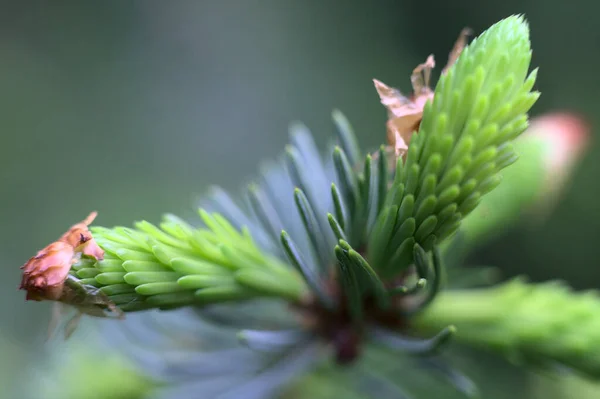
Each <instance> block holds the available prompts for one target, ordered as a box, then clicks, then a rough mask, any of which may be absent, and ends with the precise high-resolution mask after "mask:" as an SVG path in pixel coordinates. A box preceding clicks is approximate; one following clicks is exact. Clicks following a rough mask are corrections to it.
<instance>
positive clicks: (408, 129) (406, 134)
mask: <svg viewBox="0 0 600 399" xmlns="http://www.w3.org/2000/svg"><path fill="white" fill-rule="evenodd" d="M470 34H471V31H470V29H468V28H465V29H463V30H462V32H461V33H460V36H459V37H458V40H457V41H456V43H455V44H454V48H453V49H452V51H451V52H450V56H449V57H448V64H447V65H446V66H445V67H444V69H443V70H442V74H445V73H446V72H447V71H448V68H449V67H451V66H452V65H453V64H454V63H455V62H456V60H457V59H458V57H459V55H460V53H461V52H462V51H463V49H464V48H465V46H466V44H467V37H468V36H469V35H470ZM433 68H435V60H434V59H433V55H430V56H429V57H427V60H426V61H425V63H423V64H420V65H418V66H417V67H416V68H415V69H414V70H413V73H412V75H411V83H412V88H413V94H412V95H411V96H410V97H406V96H404V95H403V94H402V93H401V92H400V91H399V90H397V89H394V88H393V87H389V86H387V85H386V84H385V83H383V82H380V81H379V80H377V79H373V82H374V83H375V89H376V90H377V93H378V94H379V98H380V99H381V103H382V104H383V105H384V106H385V107H386V108H387V110H388V121H387V140H388V144H389V145H390V146H391V147H392V148H393V149H394V151H395V153H396V156H403V155H404V154H405V153H406V150H407V149H408V144H409V142H410V138H411V137H412V135H413V133H414V132H416V131H417V130H419V126H420V125H421V119H422V118H423V109H424V107H425V104H426V103H427V101H430V100H433V94H434V92H433V90H432V89H431V87H430V86H429V83H430V79H431V71H432V70H433Z"/></svg>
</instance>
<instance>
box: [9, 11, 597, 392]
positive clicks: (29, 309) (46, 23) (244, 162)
mask: <svg viewBox="0 0 600 399" xmlns="http://www.w3.org/2000/svg"><path fill="white" fill-rule="evenodd" d="M3 5H4V7H3V13H2V15H1V16H0V20H1V22H2V23H1V24H0V32H2V34H0V49H1V51H2V54H3V56H2V63H1V64H0V87H2V95H1V96H0V109H1V111H0V113H1V118H0V121H1V122H0V123H1V124H2V125H1V126H2V136H1V139H0V140H2V141H1V145H0V183H1V184H2V187H3V188H4V191H3V195H2V197H1V198H0V204H1V205H2V206H1V207H0V209H1V211H0V215H1V217H0V220H1V221H2V226H3V228H2V230H1V231H0V242H1V244H0V245H1V248H0V257H1V260H2V264H3V265H4V268H3V269H2V270H3V271H2V272H1V273H2V274H0V277H1V278H0V292H2V295H3V297H2V301H0V316H2V324H0V337H2V338H0V351H1V353H2V354H3V356H2V360H0V364H1V365H2V367H1V368H0V370H2V373H0V374H1V377H2V380H1V381H0V382H5V381H17V379H16V377H18V376H21V377H23V378H20V379H18V381H20V382H19V383H20V384H22V381H23V380H25V381H26V380H27V378H28V376H29V370H28V369H26V368H24V366H22V365H23V364H25V363H26V362H27V361H28V360H30V359H31V358H32V359H36V358H37V357H40V356H41V357H43V356H47V355H46V354H45V351H41V348H42V346H43V343H42V341H43V338H44V334H45V330H46V323H47V321H48V317H49V306H48V305H47V304H27V306H26V305H25V303H24V301H23V295H22V293H19V292H17V291H16V286H17V284H18V281H19V269H18V267H19V266H20V265H21V264H23V263H24V262H25V260H26V259H27V258H28V257H29V256H31V255H32V248H33V249H37V248H41V247H42V246H43V245H45V244H46V243H47V242H48V241H49V240H48V239H49V238H51V237H54V236H58V235H59V234H61V233H62V232H63V231H64V229H65V228H66V227H68V226H69V225H70V224H71V222H73V221H76V220H79V218H80V215H81V214H86V213H87V212H89V211H90V210H92V209H97V210H98V211H99V212H100V217H99V219H98V222H99V223H101V224H103V225H113V224H118V223H120V222H122V221H123V220H137V219H140V218H142V217H144V218H147V219H149V220H150V221H158V219H159V216H160V215H161V214H162V213H163V212H164V211H166V210H169V211H173V212H176V213H178V214H185V212H186V211H188V210H189V211H190V212H192V211H193V207H192V206H190V205H191V204H192V202H193V199H194V196H195V195H196V194H200V193H201V192H202V191H203V190H204V189H205V187H206V186H207V184H209V183H212V182H222V183H223V185H225V187H226V188H235V187H237V186H238V185H239V184H240V183H241V182H242V181H244V180H245V179H246V178H247V177H248V176H247V175H248V174H250V173H253V171H254V170H255V165H256V163H257V162H258V161H259V160H261V159H264V158H267V157H270V156H272V155H273V154H275V153H277V151H278V150H279V149H280V148H281V147H282V146H283V145H284V144H285V142H286V140H287V136H286V135H285V134H282V132H285V128H286V126H287V124H288V122H289V121H290V120H294V119H302V120H303V121H305V122H306V123H308V124H310V125H311V126H313V127H314V131H315V132H327V131H328V129H330V125H329V112H330V110H331V109H332V108H334V107H338V108H341V109H343V110H344V112H345V113H346V114H347V115H348V116H350V117H351V118H352V120H353V123H354V125H355V130H356V131H357V133H358V135H359V137H360V140H361V143H362V144H363V145H366V146H374V145H376V144H378V143H379V142H380V141H381V137H382V135H383V134H384V127H383V126H384V122H385V111H384V110H383V109H382V107H381V106H380V105H379V103H378V101H377V98H376V93H375V91H374V90H373V88H372V83H371V78H373V77H378V78H380V79H382V80H384V81H385V82H387V83H389V84H390V85H393V86H395V87H399V88H401V89H404V90H405V91H408V89H409V84H410V83H409V81H408V79H407V77H408V76H409V74H410V70H411V69H412V68H413V66H414V65H416V64H418V63H419V62H422V61H423V60H424V59H425V57H426V56H427V55H428V54H430V53H434V54H435V55H436V56H437V58H438V60H439V61H438V63H443V59H444V56H445V55H446V54H447V50H448V48H450V47H451V45H452V43H453V41H454V40H455V38H456V35H457V33H458V32H459V31H460V29H462V28H463V27H464V26H470V27H471V28H472V29H473V30H474V31H475V32H481V31H482V30H483V29H484V28H486V27H487V26H489V25H490V24H492V23H493V22H495V21H497V20H498V19H500V18H503V17H504V16H506V15H509V14H512V13H518V12H522V13H525V14H526V15H527V18H528V20H529V23H530V26H531V31H532V37H531V39H532V42H533V46H534V48H535V52H534V57H533V62H532V63H533V64H534V65H540V66H541V69H540V74H539V78H538V83H537V87H538V88H540V89H541V90H542V91H543V93H544V94H543V96H542V97H541V98H540V100H539V102H538V104H537V105H536V107H535V109H534V115H533V116H535V113H538V114H539V113H543V112H547V111H551V110H554V109H557V108H560V109H563V108H567V109H572V110H575V111H577V112H581V113H583V114H584V115H587V116H588V118H589V120H590V122H591V123H592V126H596V125H597V124H598V123H599V122H600V120H598V119H599V118H600V116H598V115H599V114H598V113H597V111H596V107H597V104H596V101H595V95H596V92H597V90H596V89H597V86H598V83H597V82H598V79H597V78H596V70H597V69H598V68H599V67H600V52H598V51H596V50H597V48H598V43H599V42H600V40H599V39H600V37H599V35H600V33H599V31H598V30H597V29H596V25H597V22H596V15H597V11H598V9H599V7H600V5H598V3H597V2H594V1H592V0H575V1H569V2H563V1H558V0H548V1H542V0H531V1H528V2H521V1H517V0H509V1H506V2H502V3H500V2H498V3H494V4H485V3H481V2H476V1H474V0H466V1H461V2H455V3H453V6H452V8H449V7H448V6H447V2H444V1H441V0H433V1H429V2H417V1H402V2H392V1H379V2H374V3H369V4H367V3H364V2H359V1H339V0H338V1H331V2H322V3H320V2H295V1H291V0H287V1H275V0H268V1H261V2H258V1H246V2H233V1H231V0H230V1H222V2H217V1H205V2H195V1H192V0H187V1H180V2H177V3H169V2H160V1H158V0H152V1H144V2H142V1H139V0H138V1H130V2H120V1H115V0H112V1H104V2H77V1H73V0H71V1H54V2H44V1H37V0H34V1H30V2H26V3H25V2H17V1H13V2H10V1H5V2H3ZM405 77H406V78H405ZM327 136H328V135H325V134H324V135H323V136H318V137H316V140H317V141H318V144H320V145H322V144H323V143H324V141H325V139H326V137H327ZM592 145H593V148H592V149H591V151H590V155H589V156H588V157H587V158H586V159H585V160H584V162H583V163H582V165H581V168H580V171H579V173H578V174H577V175H576V177H575V178H574V181H573V182H572V189H571V190H570V192H569V193H568V195H566V196H565V198H564V199H563V201H562V202H561V203H560V205H559V207H558V209H557V211H556V212H555V213H554V215H553V216H552V218H551V219H549V220H548V221H547V222H546V223H545V224H544V225H541V226H540V225H538V226H535V227H531V228H521V229H519V230H516V231H515V230H512V231H511V232H510V233H509V234H506V235H505V236H504V237H502V239H501V240H500V242H495V244H494V246H493V247H487V248H484V249H482V250H481V252H480V253H479V254H477V256H476V260H477V261H478V262H481V263H486V264H495V265H499V266H501V267H502V268H503V269H504V270H503V271H504V274H505V275H507V276H510V275H513V274H521V273H527V274H529V275H530V276H532V278H533V279H534V280H545V279H549V278H565V279H567V280H568V281H569V282H570V283H571V284H572V285H574V286H575V287H577V288H597V287H598V284H597V281H598V276H599V275H598V273H599V272H598V271H597V269H596V268H594V267H589V265H590V264H593V263H594V261H595V260H596V259H598V258H599V255H600V247H599V246H598V245H595V243H594V238H595V234H596V232H597V231H598V228H599V227H600V214H598V212H596V209H597V205H596V202H597V198H598V194H600V192H599V191H600V188H598V186H597V185H595V182H596V181H597V176H598V173H599V172H600V156H598V155H596V154H597V153H598V145H597V143H596V142H595V141H593V144H592ZM224 149H225V151H226V153H227V154H228V155H227V157H224V156H223V154H224ZM240 171H251V172H250V173H247V174H240ZM565 266H568V267H565ZM52 345H60V344H56V343H53V344H52ZM60 348H62V347H61V346H59V349H60ZM482 361H486V362H488V363H486V364H488V367H489V368H490V369H493V370H494V373H493V379H494V381H493V382H490V383H489V384H496V385H495V386H497V387H498V389H497V393H496V394H495V395H494V397H498V398H502V397H509V396H510V397H512V398H518V397H523V398H526V397H530V396H528V393H523V394H521V392H525V389H522V388H524V387H525V385H526V382H527V376H525V375H522V373H521V372H517V371H514V370H511V369H506V368H504V367H503V363H498V362H497V361H495V360H494V361H491V360H489V359H484V360H482ZM489 362H492V363H489ZM473 368H474V369H475V370H479V371H480V372H482V369H483V367H481V365H480V364H477V365H476V367H473ZM482 374H485V373H482ZM482 378H485V375H484V376H482ZM535 383H536V384H544V383H542V382H539V381H537V380H536V382H535ZM3 386H5V385H4V384H3ZM506 387H511V389H507V388H506ZM540 389H541V388H540ZM507 391H508V392H507ZM544 392H546V394H547V396H545V397H557V398H562V397H565V396H564V395H563V394H562V393H561V390H560V389H552V388H551V389H547V390H545V391H544ZM2 395H8V396H2ZM552 395H554V396H552ZM561 395H562V396H561ZM0 397H7V398H13V397H14V395H11V393H10V390H5V391H3V393H2V394H0ZM577 397H580V398H583V397H584V396H583V394H582V395H578V396H577ZM588 397H594V395H593V394H592V395H589V396H588ZM492 399H493V398H492Z"/></svg>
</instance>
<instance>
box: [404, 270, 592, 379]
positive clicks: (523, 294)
mask: <svg viewBox="0 0 600 399" xmlns="http://www.w3.org/2000/svg"><path fill="white" fill-rule="evenodd" d="M599 315H600V298H599V297H598V294H597V292H583V293H577V292H573V291H572V290H571V289H569V288H568V287H567V286H566V285H565V284H562V283H559V282H547V283H538V284H531V283H527V282H525V281H524V279H522V278H517V279H513V280H511V281H509V282H506V283H504V284H501V285H499V286H495V287H491V288H481V289H470V290H452V291H445V292H443V293H441V294H440V295H439V296H438V298H437V299H436V300H435V301H434V302H433V303H432V304H431V305H430V306H429V307H427V308H426V309H425V310H424V311H423V312H422V313H421V314H419V315H418V316H416V317H415V319H413V326H414V327H415V328H419V329H421V330H422V331H437V330H438V329H439V328H441V327H442V326H445V325H446V324H447V323H450V322H451V323H453V324H454V325H456V327H457V330H458V332H457V334H456V339H457V340H458V341H460V342H463V343H465V344H468V345H471V346H476V347H480V348H482V349H484V350H490V351H494V352H496V353H498V354H500V355H502V356H505V357H506V358H507V359H509V360H511V361H513V362H515V363H517V364H521V365H530V366H534V367H542V368H547V369H557V368H558V367H560V366H563V367H565V366H566V367H567V368H569V369H572V370H575V371H577V372H578V373H581V374H584V375H586V376H588V377H590V378H594V379H598V378H600V350H599V349H598V348H599V343H600V330H599V329H598V326H599V325H600V316H599Z"/></svg>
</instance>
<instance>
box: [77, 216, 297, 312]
mask: <svg viewBox="0 0 600 399" xmlns="http://www.w3.org/2000/svg"><path fill="white" fill-rule="evenodd" d="M200 215H201V217H202V220H203V221H204V223H205V225H206V227H202V228H193V227H192V226H190V225H189V224H188V223H186V222H184V221H182V220H180V219H178V218H176V217H174V216H166V217H165V221H164V222H163V223H161V224H160V227H157V226H155V225H153V224H151V223H148V222H139V223H136V225H135V229H129V228H124V227H117V228H113V229H106V228H100V227H96V228H93V233H94V236H95V238H96V241H97V242H98V244H99V245H100V246H101V247H102V248H103V249H104V251H105V252H106V253H105V258H104V260H102V261H99V262H96V263H94V262H91V261H89V260H83V261H81V262H80V263H78V264H76V265H75V266H73V269H72V273H73V274H74V275H75V276H77V277H78V278H80V279H82V280H81V283H83V284H87V285H90V286H93V287H98V288H100V289H101V291H102V292H103V293H104V294H106V295H107V296H108V297H109V299H110V300H112V301H113V302H114V303H115V304H116V305H118V306H119V307H120V308H121V309H122V310H124V311H134V310H144V309H148V308H162V309H165V308H172V307H180V306H186V305H192V304H197V305H201V304H210V303H215V302H227V301H233V300H246V299H253V298H258V297H268V296H277V297H283V298H287V299H289V300H291V301H298V300H300V298H301V296H302V294H303V292H304V291H305V290H306V286H305V284H304V282H303V280H302V279H301V278H300V276H299V274H298V273H296V272H295V270H293V269H291V268H289V267H288V266H287V265H285V264H283V263H282V262H281V261H279V260H278V259H276V258H275V257H273V256H270V255H269V254H267V253H265V252H264V251H262V250H260V249H259V248H258V247H257V246H256V244H255V243H254V241H253V240H252V238H251V237H250V235H249V234H248V232H247V231H246V230H244V231H241V232H240V231H238V230H236V229H235V228H233V227H232V226H231V224H230V223H229V222H227V221H226V220H225V219H224V218H223V217H222V216H220V215H218V214H209V213H207V212H205V211H200Z"/></svg>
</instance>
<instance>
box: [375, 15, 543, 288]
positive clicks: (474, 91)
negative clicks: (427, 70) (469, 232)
mask: <svg viewBox="0 0 600 399" xmlns="http://www.w3.org/2000/svg"><path fill="white" fill-rule="evenodd" d="M530 60H531V50H530V44H529V34H528V27H527V24H526V23H525V22H524V21H523V18H521V17H511V18H507V19H505V20H503V21H502V22H501V23H498V24H496V25H494V26H492V27H491V28H490V29H488V30H487V31H486V32H484V33H483V34H482V35H481V36H480V37H478V38H477V39H475V40H474V41H473V42H472V43H471V44H470V45H469V46H468V47H466V48H465V49H464V51H463V53H462V54H461V56H460V57H459V59H458V61H457V63H456V64H455V65H454V66H453V67H452V68H450V69H449V71H448V73H447V74H446V75H444V76H442V77H441V79H440V81H439V83H438V84H437V86H436V88H435V96H434V100H433V102H429V103H428V104H427V105H426V106H425V110H424V114H423V121H422V123H421V126H420V129H419V131H418V134H416V135H415V136H413V138H412V139H411V142H410V145H409V148H408V155H407V158H406V162H398V167H397V171H396V174H395V179H394V182H393V185H392V188H391V190H390V193H389V194H388V196H387V198H386V201H385V207H384V209H383V210H382V212H381V214H380V215H379V218H378V220H377V224H376V226H375V228H374V231H373V233H372V234H371V238H370V240H371V245H370V246H369V251H368V258H369V260H370V262H371V263H372V264H373V265H374V267H375V268H376V270H377V271H378V272H379V273H380V274H381V275H382V276H384V277H389V276H393V275H395V274H397V273H398V271H400V270H402V269H404V268H406V267H408V266H409V265H410V264H411V263H412V248H413V246H414V244H415V243H418V244H420V245H421V246H422V247H423V248H424V249H425V250H430V249H431V248H432V247H433V245H434V244H435V243H439V242H441V241H442V240H444V239H445V238H447V237H449V236H450V235H452V234H453V233H454V232H456V231H457V230H458V228H459V227H460V222H461V221H462V219H463V218H464V217H465V216H467V215H468V214H469V213H471V212H472V211H473V210H474V209H475V208H476V207H477V206H478V204H479V203H480V201H481V199H482V198H483V196H484V195H485V194H487V193H489V192H490V191H492V190H493V189H494V188H496V187H497V186H498V185H499V184H500V182H501V181H502V179H501V175H500V174H499V172H500V171H501V170H502V169H503V168H505V167H506V166H508V165H510V164H512V163H513V162H515V161H516V159H517V156H516V154H515V152H514V150H513V147H512V145H511V141H512V140H514V139H515V138H517V137H518V136H519V135H520V134H521V133H522V132H523V131H524V130H525V129H526V128H527V123H528V122H527V111H528V110H529V109H530V108H531V107H532V106H533V104H534V103H535V101H536V100H537V98H538V97H539V93H537V92H532V91H531V89H532V88H533V85H534V83H535V78H536V75H537V70H534V71H533V72H531V73H530V74H529V75H527V72H528V69H529V62H530Z"/></svg>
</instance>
